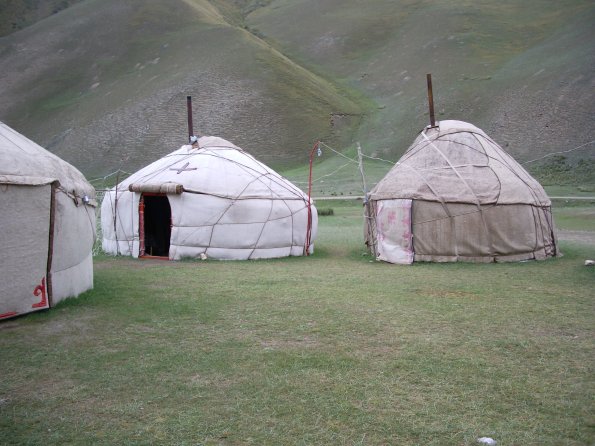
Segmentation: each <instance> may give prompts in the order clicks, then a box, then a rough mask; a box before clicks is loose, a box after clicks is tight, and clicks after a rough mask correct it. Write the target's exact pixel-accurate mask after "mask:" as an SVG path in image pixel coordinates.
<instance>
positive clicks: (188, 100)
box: [186, 96, 194, 142]
mask: <svg viewBox="0 0 595 446" xmlns="http://www.w3.org/2000/svg"><path fill="white" fill-rule="evenodd" d="M186 109H187V111H188V142H190V137H191V136H193V135H194V129H193V128H192V96H186Z"/></svg>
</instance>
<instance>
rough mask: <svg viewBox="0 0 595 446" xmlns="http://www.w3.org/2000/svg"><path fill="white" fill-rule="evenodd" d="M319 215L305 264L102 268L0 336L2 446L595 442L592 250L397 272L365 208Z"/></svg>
mask: <svg viewBox="0 0 595 446" xmlns="http://www.w3.org/2000/svg"><path fill="white" fill-rule="evenodd" d="M318 206H319V207H320V208H321V209H322V208H333V211H334V215H333V216H328V217H320V228H319V235H318V241H317V243H316V252H315V254H314V255H313V256H312V257H310V258H289V259H280V260H268V261H250V262H217V261H206V262H190V261H188V262H161V261H137V260H133V259H127V258H113V257H104V256H100V257H98V258H96V260H95V289H94V290H92V291H90V292H87V293H85V294H84V295H83V296H81V297H79V298H78V299H72V300H68V301H66V302H64V303H62V304H60V305H59V306H57V307H56V308H55V309H53V310H51V311H48V312H44V313H37V314H32V315H29V316H27V317H23V318H19V319H15V320H12V321H6V322H4V323H2V324H0V348H1V351H2V361H1V362H0V375H1V376H2V380H1V381H0V439H1V440H0V443H2V444H30V445H38V444H43V445H62V444H72V445H88V444H99V445H113V444H135V445H136V444H139V445H140V444H168V445H169V444H171V445H173V444H175V445H249V444H254V445H279V444H288V445H307V444H308V445H309V444H312V445H323V444H324V445H384V444H385V445H417V444H423V445H467V444H476V439H477V438H478V437H481V436H489V437H492V438H494V439H496V440H497V441H498V445H499V446H504V445H537V444H539V445H587V444H593V442H594V441H595V428H594V426H595V421H594V418H593V413H594V409H595V407H594V404H593V394H594V390H595V385H594V381H593V376H594V375H593V365H594V361H593V358H594V357H595V348H594V342H593V328H594V324H593V323H594V314H595V312H594V308H593V306H594V293H593V289H594V285H595V270H593V269H592V268H587V267H585V266H583V261H584V259H585V258H593V257H595V246H594V245H590V246H588V245H583V246H581V245H573V244H570V243H563V244H562V249H563V252H564V254H565V255H564V257H562V258H557V259H553V260H548V261H545V262H525V263H515V264H489V265H474V264H415V265H413V266H411V267H398V266H395V265H389V264H384V263H377V262H375V261H373V259H372V258H371V257H369V256H368V255H366V254H365V251H364V249H363V246H362V243H361V240H362V217H361V207H360V204H359V202H357V201H355V200H354V201H332V202H320V203H318ZM583 210H584V208H582V207H579V208H574V207H568V208H562V209H560V210H559V211H557V216H558V215H560V216H562V215H563V217H564V218H562V219H561V223H559V224H560V225H561V226H562V227H565V228H567V229H574V228H577V227H578V228H579V229H581V227H582V226H581V225H582V223H581V222H583V223H584V222H585V221H586V220H584V219H583V217H582V214H581V212H583ZM592 210H593V209H592V208H591V212H592ZM582 229H591V230H593V229H592V227H591V228H582Z"/></svg>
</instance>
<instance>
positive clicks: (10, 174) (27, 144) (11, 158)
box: [0, 122, 95, 198]
mask: <svg viewBox="0 0 595 446" xmlns="http://www.w3.org/2000/svg"><path fill="white" fill-rule="evenodd" d="M54 180H58V181H59V182H60V185H61V186H62V187H63V188H64V189H65V190H66V191H67V192H68V193H72V192H73V191H74V192H75V194H76V195H77V196H79V197H82V196H83V195H87V196H88V197H89V198H94V197H95V189H94V188H93V186H91V184H89V182H88V181H87V180H86V179H85V177H84V176H83V174H82V173H81V172H79V171H78V170H77V169H76V168H75V167H74V166H72V165H71V164H69V163H67V162H66V161H64V160H63V159H61V158H60V157H58V156H56V155H54V154H53V153H51V152H48V151H47V150H46V149H44V148H43V147H41V146H40V145H38V144H36V143H35V142H33V141H31V140H30V139H29V138H27V137H25V136H23V135H21V134H20V133H19V132H17V131H16V130H14V129H12V128H10V127H9V126H8V125H6V124H4V123H3V122H0V181H3V182H9V183H24V184H43V183H49V182H52V181H54Z"/></svg>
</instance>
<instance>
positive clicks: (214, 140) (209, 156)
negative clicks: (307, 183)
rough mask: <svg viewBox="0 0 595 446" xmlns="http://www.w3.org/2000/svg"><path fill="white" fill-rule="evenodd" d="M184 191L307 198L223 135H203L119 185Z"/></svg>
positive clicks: (252, 196)
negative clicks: (176, 188) (178, 188)
mask: <svg viewBox="0 0 595 446" xmlns="http://www.w3.org/2000/svg"><path fill="white" fill-rule="evenodd" d="M131 185H132V188H133V189H135V190H138V189H139V188H140V190H143V188H144V190H150V189H151V187H152V188H153V190H165V189H166V188H167V186H168V185H169V186H172V187H174V186H176V185H181V186H182V187H183V189H184V190H185V191H188V192H195V193H200V194H208V195H215V196H219V197H225V198H233V199H238V198H242V199H246V198H269V199H300V200H302V199H306V200H307V197H306V195H305V194H304V193H303V192H302V191H301V190H300V189H299V188H298V187H296V186H295V185H293V184H292V183H291V182H289V181H288V180H286V179H285V178H283V177H282V176H280V175H279V174H278V173H277V172H275V171H274V170H272V169H271V168H269V167H268V166H266V165H265V164H263V163H261V162H260V161H258V160H256V159H255V158H254V157H253V156H252V155H250V154H248V153H247V152H245V151H243V150H242V149H241V148H239V147H237V146H235V145H234V144H232V143H231V142H229V141H226V140H225V139H223V138H219V137H214V136H203V137H200V138H199V139H198V147H197V148H194V147H192V146H191V145H184V146H182V147H181V148H180V149H178V150H176V151H174V152H172V153H170V154H169V155H166V156H164V157H163V158H161V159H159V160H157V161H155V162H153V163H151V164H149V165H148V166H146V167H144V168H142V169H141V170H139V171H137V172H135V173H134V174H132V175H131V176H130V177H128V178H127V179H126V180H125V181H123V182H122V183H120V185H119V186H118V189H119V190H121V189H128V188H129V186H131Z"/></svg>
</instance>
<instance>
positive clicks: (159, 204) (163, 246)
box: [140, 194, 171, 257]
mask: <svg viewBox="0 0 595 446" xmlns="http://www.w3.org/2000/svg"><path fill="white" fill-rule="evenodd" d="M140 209H141V210H144V212H143V214H144V215H143V216H142V218H143V225H142V226H141V229H142V230H141V231H140V232H141V234H140V238H141V252H140V255H141V256H145V257H147V256H153V257H169V241H170V238H171V207H170V205H169V200H168V199H167V196H166V195H157V194H154V195H153V194H143V195H142V196H141V208H140ZM143 241H144V249H143Z"/></svg>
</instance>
